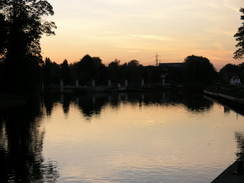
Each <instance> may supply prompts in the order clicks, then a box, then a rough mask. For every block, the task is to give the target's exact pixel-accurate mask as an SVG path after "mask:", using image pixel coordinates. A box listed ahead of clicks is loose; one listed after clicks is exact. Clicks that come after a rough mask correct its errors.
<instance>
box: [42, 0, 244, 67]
mask: <svg viewBox="0 0 244 183" xmlns="http://www.w3.org/2000/svg"><path fill="white" fill-rule="evenodd" d="M49 2H50V3H51V4H52V5H53V7H54V11H55V15H54V16H53V17H51V18H49V19H50V20H52V21H54V22H55V23H56V25H57V26H58V29H57V30H56V36H55V37H45V36H44V37H43V39H42V49H43V52H44V54H43V55H44V57H46V56H48V57H50V58H51V60H53V61H56V62H58V63H61V62H63V60H64V59H65V58H66V59H67V60H68V61H69V62H74V61H78V60H79V59H80V58H82V57H83V56H84V55H85V54H90V55H91V56H99V57H101V59H102V60H103V62H104V63H108V62H111V61H113V60H114V59H115V58H118V59H119V60H121V61H122V62H123V63H124V62H129V61H130V60H133V59H136V60H138V61H139V62H140V63H141V64H143V65H152V64H155V62H154V60H155V57H154V56H155V54H156V52H158V53H159V55H161V57H160V60H161V61H162V62H183V60H184V58H186V57H187V56H189V55H192V54H194V55H199V56H204V57H207V58H208V59H209V60H210V61H211V62H212V63H213V64H214V65H215V67H217V68H218V69H219V67H220V66H223V65H225V64H227V63H234V61H233V59H232V57H233V55H232V53H233V52H234V50H235V45H236V43H237V42H236V41H235V39H234V38H233V35H234V34H235V33H236V31H237V29H238V27H239V26H241V21H240V15H241V14H240V13H239V12H238V11H239V9H240V7H241V6H243V1H242V0H224V1H223V0H214V1H213V0H204V1H193V0H152V1H148V0H83V1H80V0H69V1H66V0H49Z"/></svg>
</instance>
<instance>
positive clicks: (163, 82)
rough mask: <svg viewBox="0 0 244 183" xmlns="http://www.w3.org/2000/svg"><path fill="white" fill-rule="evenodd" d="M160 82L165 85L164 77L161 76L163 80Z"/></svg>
mask: <svg viewBox="0 0 244 183" xmlns="http://www.w3.org/2000/svg"><path fill="white" fill-rule="evenodd" d="M162 84H163V86H164V85H165V79H164V78H163V80H162Z"/></svg>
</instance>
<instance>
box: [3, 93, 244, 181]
mask: <svg viewBox="0 0 244 183" xmlns="http://www.w3.org/2000/svg"><path fill="white" fill-rule="evenodd" d="M243 115H244V112H243V111H241V110H239V111H238V110H237V109H235V108H231V107H229V106H225V105H223V104H220V103H218V102H216V101H214V100H212V99H211V98H208V97H205V96H203V94H201V93H194V92H190V93H181V92H174V93H172V92H153V93H111V94H102V93H98V94H84V95H76V96H75V95H59V94H55V95H51V94H49V95H44V96H42V97H40V98H37V99H35V100H34V99H33V100H32V101H31V102H30V103H29V104H28V105H26V106H22V107H15V108H12V109H8V110H2V111H0V162H1V163H0V168H1V170H2V171H1V172H0V182H20V183H28V182H30V183H32V182H38V183H45V182H57V183H68V182H71V183H121V182H126V183H127V182H129V183H134V182H135V183H159V182H161V183H208V182H211V181H212V180H213V179H214V178H215V177H216V176H218V175H219V174H220V173H221V172H222V171H223V170H224V169H226V168H227V167H228V166H229V165H230V164H232V163H233V162H234V161H235V160H236V158H237V157H236V153H237V152H238V148H237V143H236V139H235V134H242V133H243V132H244V116H243Z"/></svg>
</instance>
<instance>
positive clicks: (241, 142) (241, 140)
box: [235, 132, 244, 158]
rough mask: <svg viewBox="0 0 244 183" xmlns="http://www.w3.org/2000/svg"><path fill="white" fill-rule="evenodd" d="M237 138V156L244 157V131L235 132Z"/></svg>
mask: <svg viewBox="0 0 244 183" xmlns="http://www.w3.org/2000/svg"><path fill="white" fill-rule="evenodd" d="M235 139H236V143H237V152H236V156H237V158H243V155H244V133H243V132H235Z"/></svg>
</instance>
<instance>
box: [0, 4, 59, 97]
mask: <svg viewBox="0 0 244 183" xmlns="http://www.w3.org/2000/svg"><path fill="white" fill-rule="evenodd" d="M0 14H1V17H0V21H1V25H2V24H3V28H1V29H3V30H1V36H0V37H1V38H2V37H3V36H4V39H3V40H1V47H0V48H1V50H2V51H1V52H0V53H1V55H0V58H2V59H3V61H4V65H5V81H6V82H5V84H6V87H7V88H8V89H9V91H12V92H13V91H15V92H18V93H20V92H21V93H26V92H28V93H30V92H31V90H33V84H34V81H35V79H36V78H37V75H36V74H37V73H38V72H37V70H38V68H39V63H40V62H41V61H42V57H41V47H40V39H41V36H42V35H43V34H46V35H54V32H53V31H52V29H53V28H56V26H55V23H54V22H48V21H43V19H42V17H43V16H48V15H53V14H54V12H53V7H52V6H51V5H50V3H48V2H47V1H46V0H28V1H23V0H4V1H3V0H1V1H0ZM3 17H4V18H3ZM1 27H2V26H1Z"/></svg>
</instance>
